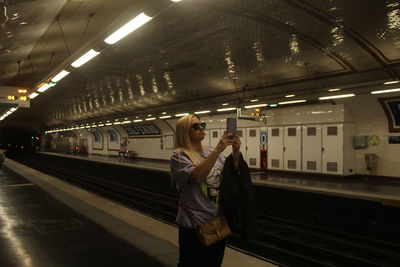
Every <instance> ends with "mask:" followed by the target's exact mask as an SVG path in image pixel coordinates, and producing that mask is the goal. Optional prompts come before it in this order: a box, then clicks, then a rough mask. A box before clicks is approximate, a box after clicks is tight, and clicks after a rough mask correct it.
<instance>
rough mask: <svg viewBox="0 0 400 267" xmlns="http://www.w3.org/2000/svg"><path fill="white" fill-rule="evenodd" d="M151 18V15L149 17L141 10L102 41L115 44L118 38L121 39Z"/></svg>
mask: <svg viewBox="0 0 400 267" xmlns="http://www.w3.org/2000/svg"><path fill="white" fill-rule="evenodd" d="M151 19H152V17H149V16H147V15H146V14H144V13H143V12H142V13H140V14H139V15H137V16H136V17H135V18H133V19H132V20H131V21H129V22H128V23H126V24H125V25H124V26H122V27H121V28H119V29H118V30H117V31H115V32H114V33H113V34H111V35H110V36H108V37H107V38H106V39H105V40H104V42H106V43H107V44H115V43H116V42H118V41H119V40H121V39H122V38H124V37H125V36H127V35H128V34H130V33H131V32H133V31H134V30H136V29H137V28H139V27H140V26H142V25H143V24H145V23H147V22H148V21H150V20H151Z"/></svg>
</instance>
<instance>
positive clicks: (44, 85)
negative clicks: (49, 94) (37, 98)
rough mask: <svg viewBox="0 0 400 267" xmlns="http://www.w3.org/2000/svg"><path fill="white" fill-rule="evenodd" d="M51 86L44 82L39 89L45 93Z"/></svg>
mask: <svg viewBox="0 0 400 267" xmlns="http://www.w3.org/2000/svg"><path fill="white" fill-rule="evenodd" d="M50 87H51V86H50V84H48V83H45V84H43V85H42V86H40V87H39V89H38V91H39V92H41V93H43V92H44V91H46V90H47V89H49V88H50Z"/></svg>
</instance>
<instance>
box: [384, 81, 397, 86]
mask: <svg viewBox="0 0 400 267" xmlns="http://www.w3.org/2000/svg"><path fill="white" fill-rule="evenodd" d="M395 83H400V81H389V82H385V83H384V85H386V84H395Z"/></svg>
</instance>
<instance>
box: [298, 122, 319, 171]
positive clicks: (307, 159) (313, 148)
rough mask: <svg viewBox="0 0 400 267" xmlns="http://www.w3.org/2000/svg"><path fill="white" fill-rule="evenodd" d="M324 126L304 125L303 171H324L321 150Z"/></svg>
mask: <svg viewBox="0 0 400 267" xmlns="http://www.w3.org/2000/svg"><path fill="white" fill-rule="evenodd" d="M321 132H322V126H321V125H304V126H303V137H302V139H303V164H302V165H303V171H305V172H315V173H321V172H322V168H321V167H322V165H321V162H322V160H321V157H322V155H321V151H322V133H321Z"/></svg>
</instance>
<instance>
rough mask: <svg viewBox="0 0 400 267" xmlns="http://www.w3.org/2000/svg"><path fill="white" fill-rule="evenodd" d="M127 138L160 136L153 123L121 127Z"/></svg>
mask: <svg viewBox="0 0 400 267" xmlns="http://www.w3.org/2000/svg"><path fill="white" fill-rule="evenodd" d="M123 128H124V129H125V131H126V132H127V133H128V136H129V137H133V136H157V135H161V132H160V130H159V129H158V128H157V126H156V125H154V124H153V123H141V124H135V125H129V126H123Z"/></svg>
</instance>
